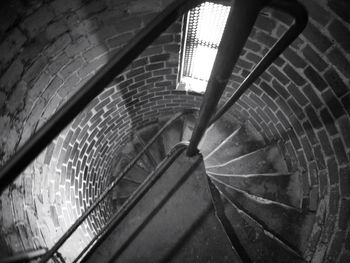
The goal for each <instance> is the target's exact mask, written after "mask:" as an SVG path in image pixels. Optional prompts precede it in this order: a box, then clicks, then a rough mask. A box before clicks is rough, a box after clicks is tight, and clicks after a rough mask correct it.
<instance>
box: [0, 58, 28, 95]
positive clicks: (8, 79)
mask: <svg viewBox="0 0 350 263" xmlns="http://www.w3.org/2000/svg"><path fill="white" fill-rule="evenodd" d="M0 56H1V55H0ZM22 72H23V64H22V62H21V61H20V60H19V59H16V60H15V61H14V62H13V63H12V64H11V66H10V67H9V68H8V69H7V70H6V72H5V74H4V75H3V76H2V77H1V79H0V89H2V90H3V91H5V92H10V90H11V89H12V88H13V86H14V85H15V84H16V83H17V82H18V81H19V79H20V77H21V75H22Z"/></svg>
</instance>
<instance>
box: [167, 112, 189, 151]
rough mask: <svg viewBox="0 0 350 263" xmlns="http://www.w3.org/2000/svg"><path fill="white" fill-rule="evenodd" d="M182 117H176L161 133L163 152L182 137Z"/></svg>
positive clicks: (168, 149)
mask: <svg viewBox="0 0 350 263" xmlns="http://www.w3.org/2000/svg"><path fill="white" fill-rule="evenodd" d="M183 122H184V120H183V119H177V120H176V121H175V122H174V123H173V124H172V125H170V126H169V127H168V128H166V129H165V131H164V132H163V134H162V138H163V145H164V151H165V153H166V154H167V153H169V151H170V150H171V149H172V148H173V147H174V145H175V144H177V143H178V142H180V141H181V139H182V129H183Z"/></svg>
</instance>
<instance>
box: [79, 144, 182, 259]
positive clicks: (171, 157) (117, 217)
mask: <svg viewBox="0 0 350 263" xmlns="http://www.w3.org/2000/svg"><path fill="white" fill-rule="evenodd" d="M187 146H188V145H187V144H186V143H185V142H181V143H178V144H177V145H175V146H174V147H173V149H172V150H171V151H170V152H169V153H168V154H167V156H166V157H165V158H164V160H163V161H162V162H161V163H160V164H159V166H158V167H157V169H156V170H155V171H154V172H153V173H152V174H150V175H149V176H148V177H147V179H146V180H145V181H144V182H143V183H142V184H141V185H140V186H139V187H138V188H137V189H136V190H135V192H134V193H133V194H132V195H131V196H130V197H129V198H128V199H127V200H126V201H125V202H124V203H123V205H122V207H121V208H120V210H119V211H118V212H117V213H116V214H114V215H113V217H112V218H111V219H110V220H109V222H108V223H107V224H106V226H105V227H104V229H103V230H102V231H101V232H100V233H99V234H98V235H96V236H95V237H94V238H93V239H92V240H91V241H90V242H89V244H88V245H87V246H86V247H85V248H84V249H83V251H82V252H81V253H80V254H79V255H78V257H77V258H76V259H75V260H74V263H75V262H79V260H80V259H81V257H83V256H84V255H86V256H87V255H89V254H91V253H92V252H93V250H91V248H93V246H94V247H97V246H98V245H99V244H100V243H101V242H103V240H104V239H105V238H106V237H108V234H109V233H110V232H111V231H112V230H113V229H114V227H115V226H117V225H118V223H119V222H121V220H122V219H123V218H124V217H125V216H126V214H127V213H128V211H130V210H131V209H132V208H133V207H134V206H135V205H136V203H137V202H138V200H140V199H141V198H142V196H143V195H144V194H145V193H146V192H147V191H148V190H149V189H150V188H151V187H152V185H153V184H154V183H155V182H156V181H157V179H159V177H160V176H161V175H162V174H163V173H164V172H165V171H166V170H167V168H168V167H169V166H170V165H171V164H172V163H173V162H174V161H175V160H176V158H177V157H178V156H179V155H180V154H181V153H182V152H183V151H185V150H186V148H187Z"/></svg>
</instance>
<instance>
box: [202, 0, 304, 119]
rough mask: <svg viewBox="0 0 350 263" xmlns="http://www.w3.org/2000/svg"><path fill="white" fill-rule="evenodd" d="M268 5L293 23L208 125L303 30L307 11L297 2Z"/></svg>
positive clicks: (236, 98) (230, 105) (276, 1)
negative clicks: (291, 18) (286, 15)
mask: <svg viewBox="0 0 350 263" xmlns="http://www.w3.org/2000/svg"><path fill="white" fill-rule="evenodd" d="M269 6H270V7H273V8H276V9H280V10H281V11H283V12H285V13H287V14H289V15H291V16H293V17H294V24H293V25H292V26H291V27H290V28H289V29H288V30H287V31H286V32H285V33H284V34H283V36H282V37H281V38H280V39H279V40H278V41H277V42H276V43H275V44H274V45H273V47H272V48H271V49H270V50H269V52H268V53H266V55H265V56H264V57H263V58H262V59H261V60H260V61H259V63H258V64H257V65H256V66H255V68H254V70H253V71H252V72H251V73H250V74H249V75H248V76H247V77H246V78H245V79H244V81H243V82H242V83H241V84H240V86H239V87H238V89H237V90H236V91H235V92H234V94H232V96H231V97H230V98H229V99H228V101H226V103H225V104H224V105H223V106H222V107H221V108H220V109H219V110H217V112H216V113H215V115H214V116H213V117H212V118H211V120H210V123H209V125H211V124H213V123H214V122H215V121H217V120H218V119H219V118H220V117H221V116H222V115H224V114H225V112H227V111H228V109H229V108H230V107H232V105H233V104H235V102H236V101H237V100H238V99H239V98H240V97H241V96H242V94H243V93H244V92H245V91H246V90H247V89H248V88H249V87H250V86H251V85H252V84H253V82H254V81H255V80H256V79H257V78H258V77H259V76H260V75H261V74H262V73H263V72H264V71H265V70H266V69H267V68H268V67H269V66H270V65H271V63H272V62H273V61H274V60H275V59H276V58H277V57H278V56H279V55H280V54H281V53H282V52H283V51H284V50H285V49H286V48H287V47H288V46H289V45H290V44H291V43H292V42H293V41H294V40H295V39H296V38H297V37H298V36H299V34H300V33H301V32H302V31H303V30H304V28H305V26H306V24H307V21H308V16H307V12H306V10H305V8H304V6H302V5H301V4H300V3H299V2H293V1H280V0H274V1H272V2H271V3H270V4H269Z"/></svg>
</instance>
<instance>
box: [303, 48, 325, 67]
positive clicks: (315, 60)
mask: <svg viewBox="0 0 350 263" xmlns="http://www.w3.org/2000/svg"><path fill="white" fill-rule="evenodd" d="M302 52H303V55H304V57H305V58H306V59H307V60H308V61H309V62H310V63H311V64H312V66H313V67H314V68H315V69H317V70H318V71H323V70H325V69H326V68H327V66H328V65H327V63H326V62H325V61H324V60H323V59H322V57H321V55H320V54H319V53H317V52H316V51H315V50H314V49H313V48H312V47H311V46H310V45H306V46H305V47H304V48H303V51H302Z"/></svg>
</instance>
